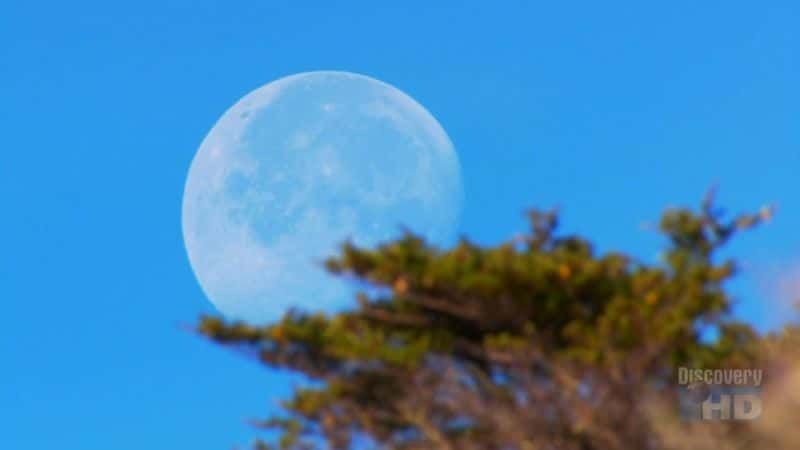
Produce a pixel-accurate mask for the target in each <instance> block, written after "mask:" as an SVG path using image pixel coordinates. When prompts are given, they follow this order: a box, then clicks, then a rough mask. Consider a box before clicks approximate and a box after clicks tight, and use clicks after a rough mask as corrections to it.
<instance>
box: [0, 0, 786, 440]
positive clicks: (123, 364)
mask: <svg viewBox="0 0 800 450" xmlns="http://www.w3.org/2000/svg"><path fill="white" fill-rule="evenodd" d="M431 3H437V5H436V6H432V5H431ZM653 3H654V2H634V1H630V2H613V1H612V2H550V3H549V6H544V5H543V2H532V1H524V2H523V1H519V2H510V1H509V2H489V1H484V2H430V1H424V2H422V1H420V2H417V1H411V0H409V1H404V2H394V5H395V6H387V2H377V1H370V2H317V3H311V2H302V1H293V2H289V1H280V2H277V1H258V2H254V1H241V2H222V1H219V2H208V1H198V0H195V1H191V2H189V1H164V0H160V1H152V0H140V1H136V2H125V3H122V2H107V1H105V2H85V1H68V2H55V1H45V2H29V1H21V0H11V1H10V2H9V1H6V2H4V3H3V6H2V7H1V8H0V138H1V140H0V142H2V148H0V155H1V156H2V158H0V200H2V203H3V211H4V213H3V215H2V220H1V221H0V231H2V232H0V249H2V258H0V292H2V296H3V306H4V308H3V325H2V327H0V364H1V365H0V369H2V370H0V424H2V426H1V428H2V436H3V437H2V447H3V448H8V449H14V450H28V449H53V448H63V449H80V450H94V449H97V450H108V449H114V450H127V449H137V450H138V449H142V448H165V449H176V448H187V449H188V448H192V449H212V448H231V446H232V445H234V444H246V443H248V442H250V440H251V438H252V437H253V436H254V432H253V430H251V429H250V428H248V426H247V425H246V424H245V419H246V418H248V417H259V416H264V415H266V414H267V413H268V411H270V410H272V409H273V407H274V404H275V402H276V401H277V400H278V399H279V398H280V397H281V395H285V394H286V393H287V392H288V390H289V385H288V384H287V379H286V378H285V377H283V376H280V375H278V374H274V373H270V372H269V371H267V370H265V369H263V368H261V367H259V366H258V365H257V364H254V363H253V362H251V361H248V360H246V359H244V358H242V357H241V356H240V355H236V354H234V353H231V352H228V351H225V350H222V349H219V348H216V347H214V346H212V345H210V344H209V343H207V342H204V341H202V340H200V339H199V338H197V337H195V336H193V335H191V334H188V333H186V332H184V331H182V330H181V328H180V326H179V325H180V324H181V323H187V324H191V323H193V322H194V321H195V320H196V318H197V316H198V315H199V314H201V313H207V312H212V311H213V309H212V307H211V306H210V305H209V303H208V302H207V301H206V300H205V298H204V296H203V293H202V292H201V290H200V288H199V286H198V284H197V283H196V281H195V278H194V276H193V274H192V272H191V269H190V267H189V264H188V262H187V258H186V254H185V251H184V247H183V241H182V236H181V227H180V217H181V216H180V212H181V199H182V193H183V185H184V181H185V177H186V173H187V170H188V167H189V164H190V162H191V159H192V157H193V155H194V153H195V151H196V150H197V147H198V146H199V144H200V142H201V140H202V139H203V137H204V136H205V134H206V133H207V132H208V130H209V129H210V128H211V126H212V125H213V124H214V122H215V121H216V120H217V118H218V117H219V116H220V115H221V114H222V112H224V111H225V109H227V108H228V107H229V106H231V105H232V104H233V103H234V102H235V101H236V100H237V99H238V98H240V97H241V96H242V95H244V94H246V93H247V92H249V91H251V90H252V89H254V88H256V87H258V86H260V85H262V84H264V83H266V82H269V81H271V80H274V79H276V78H280V77H282V76H285V75H289V74H292V73H296V72H302V71H307V70H317V69H332V70H347V71H353V72H359V73H363V74H365V75H369V76H371V77H374V78H378V79H380V80H383V81H386V82H388V83H390V84H392V85H394V86H396V87H398V88H400V89H401V90H403V91H405V92H406V93H408V94H409V95H411V96H412V97H414V98H415V99H416V100H417V101H419V102H420V103H421V104H423V105H424V106H425V107H426V108H428V110H430V111H431V113H432V114H433V115H434V116H435V117H436V118H437V119H438V120H439V121H440V122H441V124H442V125H443V126H444V128H445V129H446V130H447V132H448V133H449V135H450V137H451V138H452V140H453V142H454V144H455V146H456V148H457V150H458V152H459V156H460V158H461V163H462V170H463V178H464V188H465V205H464V213H463V217H462V222H461V231H462V232H463V233H465V234H467V235H469V236H471V237H473V238H474V239H476V240H478V241H479V242H482V243H496V242H499V241H500V240H502V239H505V238H508V237H509V236H510V235H511V234H513V233H515V232H518V231H522V230H523V229H524V226H525V223H524V220H523V216H522V212H523V211H524V210H525V209H526V208H528V207H530V206H534V205H538V206H543V207H549V206H553V205H560V206H561V208H562V211H563V212H564V215H563V219H564V229H565V230H567V231H578V232H581V233H584V234H586V235H588V237H590V238H592V239H594V240H595V241H596V242H597V243H598V245H599V247H600V249H606V250H607V249H621V250H625V251H629V252H632V253H634V254H635V255H638V256H639V257H640V258H642V259H643V260H648V261H652V260H654V258H655V255H656V253H657V251H658V249H659V246H660V244H661V241H660V240H659V238H658V237H657V235H655V234H654V233H653V232H652V231H648V230H646V229H645V228H644V227H643V226H642V224H643V223H645V222H647V221H655V220H656V219H657V218H658V216H659V214H660V212H661V210H662V209H663V208H664V207H666V206H669V205H690V204H696V203H697V202H698V201H699V199H700V198H701V196H702V194H703V193H704V192H705V191H706V189H707V188H708V187H709V186H710V185H711V184H712V183H714V182H718V183H719V185H720V187H721V191H720V200H721V202H722V204H723V205H724V206H727V207H729V208H730V209H731V210H732V211H738V210H742V209H746V208H757V207H759V206H761V205H762V204H764V203H768V202H777V203H778V204H779V207H780V210H779V213H778V216H777V217H776V219H775V221H774V222H773V223H772V224H770V225H768V226H767V227H765V228H763V229H760V230H758V231H757V232H754V233H750V234H748V235H747V236H745V237H743V238H742V239H740V240H739V241H738V242H737V243H736V244H735V245H733V246H732V247H731V248H730V251H729V253H730V254H732V255H736V256H737V257H740V258H742V259H743V260H745V262H746V265H745V267H744V271H743V273H742V275H741V277H740V278H739V279H738V280H737V281H736V282H735V283H734V284H733V285H732V289H733V290H734V292H735V293H736V295H737V298H738V299H739V302H738V304H737V308H736V313H737V315H738V316H739V317H741V318H744V319H747V320H749V321H751V322H752V323H754V324H756V325H757V326H758V327H760V328H762V329H767V328H771V327H775V326H776V325H777V324H778V323H780V322H781V321H782V320H786V319H788V318H790V312H789V309H787V308H786V307H784V306H782V303H781V302H782V301H783V300H781V299H782V298H783V297H784V292H782V291H785V290H787V289H779V288H777V287H776V286H780V285H783V286H784V287H785V286H791V285H793V283H794V282H793V281H792V280H794V279H795V275H798V278H800V269H798V268H800V236H798V234H797V230H798V229H800V199H799V198H798V196H797V195H796V194H797V190H798V181H797V179H798V174H799V173H800V127H798V118H800V87H799V86H800V84H799V83H798V76H799V75H800V63H798V55H800V31H798V30H800V27H798V26H797V24H798V23H800V5H798V3H797V2H796V1H773V2H752V1H749V2H735V1H734V2H731V1H725V2H723V1H704V2H696V1H692V2H688V1H686V2H683V1H677V2H660V3H661V4H662V5H659V6H654V5H653ZM556 4H557V5H558V6H555V5H556ZM645 4H647V5H645ZM765 4H768V5H769V6H765ZM795 285H796V284H795Z"/></svg>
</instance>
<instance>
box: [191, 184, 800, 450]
mask: <svg viewBox="0 0 800 450" xmlns="http://www.w3.org/2000/svg"><path fill="white" fill-rule="evenodd" d="M770 215H771V209H769V208H764V209H762V210H761V211H759V212H757V213H755V214H743V215H740V216H738V217H735V218H733V219H730V220H726V219H725V216H724V215H723V214H722V213H721V212H720V211H718V210H717V209H716V208H715V206H714V202H713V196H712V195H709V196H708V197H707V198H706V199H705V201H704V202H703V204H702V206H701V208H699V210H698V211H694V210H690V209H683V208H680V209H670V210H667V211H666V212H665V213H664V215H663V216H662V219H661V221H660V226H659V229H660V231H661V233H663V235H664V236H665V237H666V248H665V250H664V252H663V258H662V261H661V262H658V263H654V264H648V263H645V262H642V261H637V260H636V258H633V257H631V256H629V255H626V254H623V253H614V252H612V253H605V254H598V253H597V252H596V251H595V250H594V248H593V246H592V244H591V243H590V242H589V241H588V240H586V239H584V238H582V237H579V236H570V235H561V234H559V233H558V227H557V224H558V215H557V213H556V212H555V211H531V212H530V213H529V219H530V230H529V232H528V233H526V234H525V235H523V236H521V237H517V238H514V239H512V240H509V241H508V242H505V243H503V244H501V245H498V246H494V247H483V246H480V245H477V244H475V243H473V242H470V241H469V240H467V239H462V240H461V241H460V242H459V243H458V244H457V245H455V246H454V247H453V248H449V249H440V248H436V247H434V246H432V245H430V244H428V243H427V242H425V240H424V239H422V238H421V237H419V236H416V235H414V234H411V233H408V234H406V235H405V236H403V237H402V238H400V239H398V240H396V241H393V242H389V243H386V244H384V245H380V246H379V247H377V248H374V249H365V248H358V247H356V246H354V245H353V244H351V243H346V244H344V245H343V246H342V249H341V254H340V255H339V256H338V257H334V258H331V259H329V260H328V261H327V262H326V267H327V270H329V271H330V272H331V273H332V274H335V275H337V276H343V277H348V278H354V279H356V280H358V281H359V282H362V283H367V285H369V286H370V289H369V292H370V294H366V293H362V294H359V295H358V296H357V299H356V300H357V302H358V303H357V305H355V306H354V307H353V308H351V309H350V310H348V311H346V312H341V313H337V314H331V315H325V314H319V313H318V314H310V313H305V312H301V311H290V312H289V313H287V314H286V316H285V317H284V318H283V319H282V320H280V321H279V322H277V323H274V324H271V325H269V326H264V327H254V326H249V325H247V324H244V323H229V322H226V321H224V320H223V319H220V318H217V317H205V318H203V319H202V321H201V322H200V323H199V325H198V331H199V332H201V333H202V334H203V335H206V336H208V337H209V338H211V339H212V340H214V341H215V342H217V343H220V344H223V345H234V346H238V347H245V348H247V349H250V350H251V351H254V352H256V354H257V355H258V358H259V360H260V361H261V362H263V363H264V364H266V365H268V366H271V367H277V368H285V369H289V370H291V371H295V372H299V373H302V374H304V375H306V376H307V377H308V378H310V379H311V380H312V381H314V382H315V383H313V384H312V386H313V387H306V388H301V389H298V390H297V391H296V392H295V393H294V396H293V398H290V399H288V400H286V401H285V403H284V409H285V411H284V414H282V415H280V416H278V417H273V418H271V419H269V420H267V421H265V422H263V423H262V424H261V425H262V426H264V427H271V428H277V429H279V430H280V431H281V433H282V437H281V439H280V440H279V441H278V442H276V443H272V444H267V443H259V444H258V448H261V449H273V448H280V449H287V450H288V449H311V448H319V446H320V442H325V444H326V446H327V447H328V448H331V449H348V448H386V449H402V450H406V449H408V450H411V449H451V450H469V449H481V450H486V449H497V450H500V449H503V450H505V449H509V450H511V449H514V450H517V449H518V450H532V449H575V450H578V449H581V450H613V449H636V450H646V449H660V448H667V447H666V446H665V445H666V444H664V442H663V440H662V439H660V438H659V437H658V433H657V431H656V430H655V424H654V422H653V419H652V414H650V412H648V411H647V408H648V407H649V405H653V404H655V402H658V401H663V400H664V399H666V400H667V401H670V399H672V400H674V397H675V395H676V387H677V384H676V382H675V372H676V368H677V367H679V366H693V367H723V366H724V367H737V366H742V367H750V366H752V365H753V364H754V363H756V362H761V363H764V364H766V362H764V358H766V356H765V355H766V353H765V352H764V351H762V348H763V342H762V340H763V339H762V338H761V337H760V336H759V335H758V334H757V333H756V332H755V331H754V330H753V329H752V328H751V327H750V326H749V325H747V324H745V323H741V322H737V321H735V320H733V319H732V318H731V316H730V314H729V313H730V309H731V297H730V294H729V293H728V292H727V291H726V289H725V286H724V284H725V282H726V281H727V280H728V279H730V278H731V277H732V276H733V275H734V274H735V272H736V265H735V263H734V262H733V261H729V260H719V259H720V258H719V255H718V250H719V249H720V248H721V247H722V246H723V245H725V244H726V243H727V242H728V241H729V240H730V239H731V238H732V237H734V235H736V234H737V233H738V232H740V231H743V230H746V229H749V228H752V227H754V226H756V225H758V224H759V223H761V222H763V221H765V220H767V219H768V218H769V217H770ZM709 330H713V332H715V333H716V336H717V338H716V339H714V340H712V341H709V340H708V339H704V338H703V336H704V335H707V334H708V332H709ZM778 341H779V342H783V341H781V340H778ZM795 342H797V340H796V339H795ZM774 345H776V346H777V345H780V344H774ZM740 428H741V426H739V425H734V426H726V428H725V429H726V430H727V431H726V432H728V433H737V432H741V431H737V430H739V429H740Z"/></svg>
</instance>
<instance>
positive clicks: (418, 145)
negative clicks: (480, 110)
mask: <svg viewBox="0 0 800 450" xmlns="http://www.w3.org/2000/svg"><path fill="white" fill-rule="evenodd" d="M462 197H463V190H462V185H461V174H460V164H459V161H458V155H457V154H456V152H455V149H454V148H453V144H452V142H451V141H450V138H449V137H448V136H447V133H446V132H445V131H444V129H443V128H442V126H441V125H440V124H439V123H438V122H437V121H436V119H435V118H434V117H433V116H432V115H431V114H430V113H429V112H428V111H427V110H426V109H425V108H423V107H422V106H421V105H420V104H419V103H417V102H416V101H414V100H413V99H412V98H411V97H409V96H408V95H406V94H404V93H403V92H401V91H400V90H398V89H396V88H395V87H393V86H390V85H389V84H386V83H384V82H381V81H378V80H375V79H373V78H369V77H367V76H363V75H358V74H354V73H349V72H334V71H322V72H306V73H301V74H297V75H292V76H289V77H286V78H282V79H279V80H277V81H273V82H271V83H268V84H266V85H264V86H262V87H261V88H259V89H256V90H255V91H252V92H250V93H249V94H247V95H245V96H244V97H242V98H241V99H240V100H239V101H238V102H237V103H236V104H234V105H233V106H232V107H231V108H230V109H228V110H227V111H226V112H225V113H224V114H223V115H222V117H221V118H220V119H219V120H218V122H217V123H216V124H215V125H214V127H213V128H212V129H211V131H210V132H209V133H208V135H207V136H206V138H205V139H204V140H203V142H202V144H201V145H200V148H199V149H198V151H197V154H196V155H195V157H194V159H193V161H192V164H191V167H190V169H189V174H188V177H187V180H186V185H185V189H184V196H183V210H182V228H183V238H184V243H185V245H186V250H187V253H188V257H189V261H190V264H191V267H192V270H193V271H194V273H195V276H196V277H197V280H198V282H199V284H200V286H201V287H202V289H203V291H204V293H205V294H206V296H207V297H208V299H209V300H210V301H211V302H212V303H213V304H214V305H215V306H216V308H217V309H218V310H219V311H220V312H221V313H223V314H224V315H225V316H227V317H228V318H231V319H235V320H244V321H249V322H254V323H263V322H268V321H273V320H275V319H278V318H279V317H280V316H282V315H283V314H284V313H285V312H286V311H287V310H288V309H289V308H298V309H300V310H325V311H330V310H331V309H337V308H341V307H343V306H344V305H346V304H348V302H350V301H352V298H351V296H352V291H353V289H354V288H353V286H352V285H348V283H347V282H345V281H344V280H341V279H338V278H335V277H332V276H331V275H329V274H327V273H326V272H325V270H324V268H323V267H322V266H321V264H320V263H321V262H322V261H323V260H324V259H325V258H326V257H329V256H333V255H335V254H336V253H337V250H338V247H339V245H340V244H341V243H342V242H343V241H345V240H348V239H349V240H351V241H352V242H354V243H355V244H357V245H360V246H374V245H376V244H379V243H380V242H384V241H387V240H390V239H392V238H395V237H398V236H399V235H400V233H401V231H402V228H401V227H406V228H408V229H410V230H412V231H414V232H415V233H417V234H419V235H421V236H423V237H425V238H426V239H427V240H429V241H430V242H432V243H434V244H439V245H442V244H446V243H448V242H450V241H451V240H452V239H453V237H454V233H455V231H456V227H457V226H458V219H459V214H460V210H461V204H462Z"/></svg>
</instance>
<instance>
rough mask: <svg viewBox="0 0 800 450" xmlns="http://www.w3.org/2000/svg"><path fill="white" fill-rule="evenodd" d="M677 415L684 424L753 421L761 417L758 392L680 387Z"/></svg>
mask: <svg viewBox="0 0 800 450" xmlns="http://www.w3.org/2000/svg"><path fill="white" fill-rule="evenodd" d="M679 392H680V395H679V401H680V414H681V417H682V418H684V419H685V420H714V421H719V420H755V419H758V418H759V417H761V411H762V406H763V405H762V403H761V388H760V387H758V386H720V385H709V384H705V383H692V384H690V385H687V386H681V389H680V391H679Z"/></svg>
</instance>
